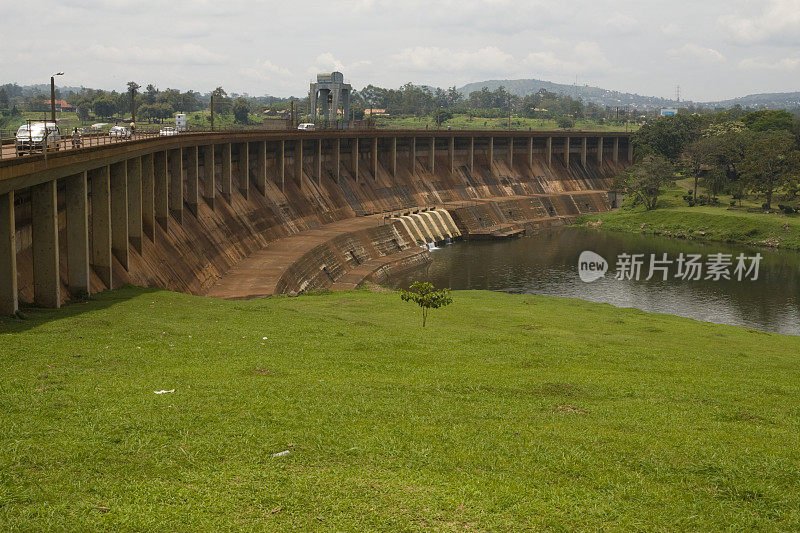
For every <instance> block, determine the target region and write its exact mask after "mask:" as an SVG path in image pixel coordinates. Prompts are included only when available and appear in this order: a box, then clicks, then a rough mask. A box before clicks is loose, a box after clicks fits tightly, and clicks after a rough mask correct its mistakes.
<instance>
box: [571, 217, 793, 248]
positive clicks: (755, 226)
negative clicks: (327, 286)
mask: <svg viewBox="0 0 800 533" xmlns="http://www.w3.org/2000/svg"><path fill="white" fill-rule="evenodd" d="M575 225H578V226H584V227H595V228H598V229H602V230H607V231H622V232H627V233H645V234H651V235H661V236H665V237H674V238H678V239H692V240H699V241H717V242H728V243H736V244H746V245H752V246H766V247H770V248H783V249H788V250H800V217H798V216H797V215H783V214H777V213H751V212H747V211H743V210H738V209H735V208H734V209H728V208H725V207H709V206H696V207H688V206H671V207H660V208H658V209H653V210H651V211H645V210H644V209H643V208H641V207H635V208H631V209H626V208H623V209H618V210H616V211H611V212H608V213H599V214H596V215H595V214H592V215H584V216H581V217H578V218H577V219H576V221H575Z"/></svg>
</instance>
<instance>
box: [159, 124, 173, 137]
mask: <svg viewBox="0 0 800 533" xmlns="http://www.w3.org/2000/svg"><path fill="white" fill-rule="evenodd" d="M158 134H159V135H161V136H164V137H168V136H170V135H177V134H178V130H177V129H176V128H175V127H173V126H164V127H163V128H161V131H159V132H158Z"/></svg>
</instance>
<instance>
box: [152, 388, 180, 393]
mask: <svg viewBox="0 0 800 533" xmlns="http://www.w3.org/2000/svg"><path fill="white" fill-rule="evenodd" d="M153 392H154V393H155V394H167V393H169V392H175V389H172V390H154V391H153Z"/></svg>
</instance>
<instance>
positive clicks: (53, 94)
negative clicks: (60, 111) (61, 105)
mask: <svg viewBox="0 0 800 533" xmlns="http://www.w3.org/2000/svg"><path fill="white" fill-rule="evenodd" d="M63 75H64V73H63V72H56V73H55V74H53V75H52V76H50V120H52V121H53V123H55V121H56V76H63ZM46 129H47V128H45V130H46Z"/></svg>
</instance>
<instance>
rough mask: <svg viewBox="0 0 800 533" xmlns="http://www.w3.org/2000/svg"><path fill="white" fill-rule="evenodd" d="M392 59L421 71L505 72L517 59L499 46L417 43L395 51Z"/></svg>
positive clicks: (399, 64)
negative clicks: (456, 47) (454, 47)
mask: <svg viewBox="0 0 800 533" xmlns="http://www.w3.org/2000/svg"><path fill="white" fill-rule="evenodd" d="M391 61H393V62H395V63H397V64H398V67H400V66H402V67H403V68H408V69H410V70H414V71H417V72H462V71H470V72H476V73H501V72H507V71H508V70H509V68H510V67H511V66H512V65H513V63H514V58H513V57H512V56H511V55H510V54H507V53H506V52H503V51H502V50H500V49H499V48H497V47H495V46H487V47H484V48H479V49H477V50H451V49H449V48H440V47H436V46H414V47H411V48H404V49H403V50H401V51H400V52H399V53H397V54H394V55H393V56H392V57H391Z"/></svg>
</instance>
